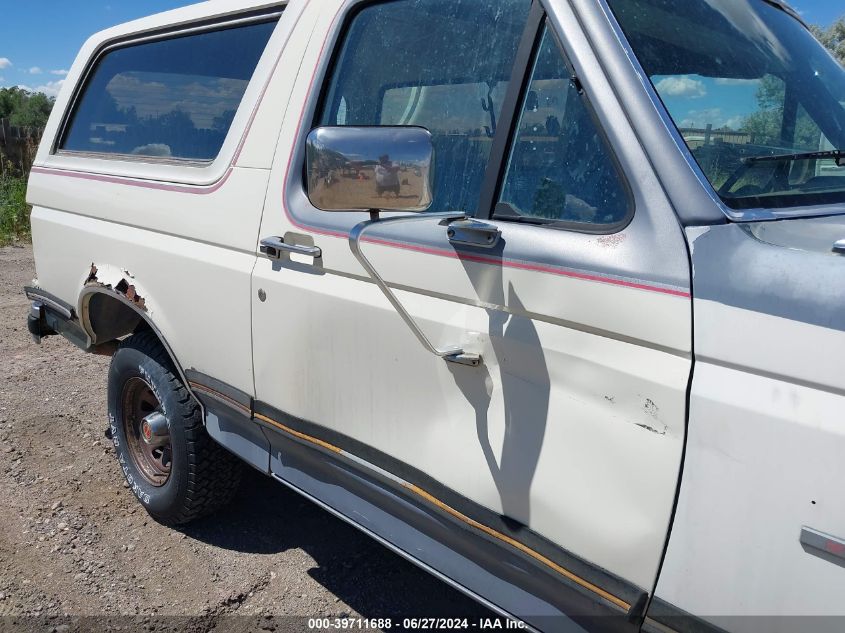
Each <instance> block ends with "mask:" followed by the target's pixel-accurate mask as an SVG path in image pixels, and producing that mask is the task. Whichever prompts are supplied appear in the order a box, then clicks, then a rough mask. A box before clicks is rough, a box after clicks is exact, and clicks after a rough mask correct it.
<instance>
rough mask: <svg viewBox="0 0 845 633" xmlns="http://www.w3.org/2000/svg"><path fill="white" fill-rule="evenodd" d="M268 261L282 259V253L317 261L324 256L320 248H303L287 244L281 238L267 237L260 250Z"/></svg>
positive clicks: (298, 245) (262, 241)
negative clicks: (294, 254) (303, 256)
mask: <svg viewBox="0 0 845 633" xmlns="http://www.w3.org/2000/svg"><path fill="white" fill-rule="evenodd" d="M258 250H260V251H261V253H262V254H263V255H265V256H266V257H267V258H268V259H281V258H282V253H296V254H297V255H305V256H307V257H313V258H315V259H317V258H319V257H322V256H323V250H322V249H321V248H320V247H319V246H303V245H300V244H286V243H285V240H284V238H281V237H265V238H264V239H263V240H261V243H260V245H259V249H258Z"/></svg>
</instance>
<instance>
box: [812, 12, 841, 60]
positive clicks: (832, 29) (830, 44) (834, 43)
mask: <svg viewBox="0 0 845 633" xmlns="http://www.w3.org/2000/svg"><path fill="white" fill-rule="evenodd" d="M810 29H811V30H812V31H813V35H815V36H816V37H817V38H818V40H819V41H820V42H821V43H822V44H824V46H825V48H827V49H828V50H829V51H830V52H831V53H833V56H834V57H836V59H838V60H839V62H840V63H841V64H843V65H845V16H843V17H841V18H839V19H838V20H837V21H836V22H834V23H833V24H831V25H830V26H829V27H828V28H826V29H824V28H822V27H820V26H812V27H810Z"/></svg>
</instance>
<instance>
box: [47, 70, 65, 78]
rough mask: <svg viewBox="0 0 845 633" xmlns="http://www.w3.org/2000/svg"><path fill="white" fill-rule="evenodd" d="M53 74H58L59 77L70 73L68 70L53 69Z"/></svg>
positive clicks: (51, 72)
mask: <svg viewBox="0 0 845 633" xmlns="http://www.w3.org/2000/svg"><path fill="white" fill-rule="evenodd" d="M50 74H51V75H56V76H57V77H66V76H67V74H68V71H67V70H51V71H50Z"/></svg>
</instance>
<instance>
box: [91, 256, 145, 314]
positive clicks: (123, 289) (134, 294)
mask: <svg viewBox="0 0 845 633" xmlns="http://www.w3.org/2000/svg"><path fill="white" fill-rule="evenodd" d="M98 272H99V271H98V269H97V267H96V266H95V265H94V264H91V271H90V272H89V273H88V279H86V280H85V285H86V286H100V287H101V288H108V289H109V290H111V291H113V292H115V293H117V294H120V295H123V296H124V297H126V298H127V299H129V301H131V302H132V303H134V304H135V305H136V306H138V307H139V308H141V309H142V310H144V311H146V309H147V305H146V303H147V302H146V300H145V299H144V297H142V296H141V295H139V294H138V291H137V290H136V288H135V286H134V284H132V283H130V282H129V281H127V280H126V277H128V278H129V279H134V275H132V273H130V272H129V271H128V270H122V271H121V272H123V274H124V275H126V277H121V278H120V281H118V282H117V283H116V284H111V283H107V282H105V281H101V280H100V279H99V277H98V276H97V273H98Z"/></svg>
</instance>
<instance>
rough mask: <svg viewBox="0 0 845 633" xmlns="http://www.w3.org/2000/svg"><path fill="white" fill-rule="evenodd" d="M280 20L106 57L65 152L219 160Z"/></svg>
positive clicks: (88, 87)
mask: <svg viewBox="0 0 845 633" xmlns="http://www.w3.org/2000/svg"><path fill="white" fill-rule="evenodd" d="M275 25H276V20H272V21H267V22H261V23H257V24H255V23H253V24H249V25H246V26H237V27H231V28H224V29H219V30H214V31H204V32H201V33H195V34H191V35H183V36H178V37H172V38H170V39H164V40H157V41H151V42H145V43H142V44H134V45H129V46H124V47H122V48H117V49H114V50H111V51H109V52H107V53H106V54H105V55H104V56H103V57H101V58H100V60H99V61H98V62H97V64H96V66H95V67H94V70H93V72H92V73H91V75H90V77H89V79H88V81H87V82H86V84H85V86H84V88H83V90H82V93H81V96H80V97H79V99H78V100H77V103H76V106H75V108H74V110H73V112H72V115H71V118H70V122H69V124H68V126H67V128H66V132H65V135H64V137H63V138H62V141H61V143H60V145H59V149H61V150H67V151H73V152H95V153H97V154H118V155H128V156H139V157H156V158H164V159H186V160H194V161H211V160H214V158H216V157H217V154H218V153H219V152H220V148H221V147H222V145H223V141H224V140H225V138H226V134H227V133H228V132H229V127H230V126H231V124H232V120H233V119H234V117H235V113H236V112H237V110H238V107H239V106H240V103H241V99H242V98H243V95H244V92H245V91H246V88H247V85H248V84H249V81H250V79H251V78H252V75H253V72H254V71H255V67H256V66H257V65H258V60H259V59H260V57H261V54H262V53H263V52H264V49H265V47H266V46H267V42H268V40H269V39H270V35H271V33H272V32H273V29H274V27H275Z"/></svg>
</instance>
